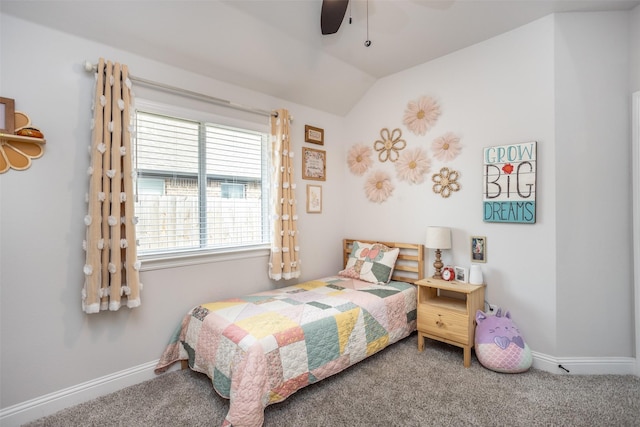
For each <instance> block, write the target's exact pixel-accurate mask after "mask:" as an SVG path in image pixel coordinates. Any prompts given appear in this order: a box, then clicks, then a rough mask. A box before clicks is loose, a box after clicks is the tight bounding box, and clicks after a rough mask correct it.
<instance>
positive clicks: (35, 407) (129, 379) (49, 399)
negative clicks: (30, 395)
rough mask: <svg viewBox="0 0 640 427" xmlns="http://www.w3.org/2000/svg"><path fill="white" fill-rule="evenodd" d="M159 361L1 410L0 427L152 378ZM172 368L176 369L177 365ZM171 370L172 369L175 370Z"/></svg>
mask: <svg viewBox="0 0 640 427" xmlns="http://www.w3.org/2000/svg"><path fill="white" fill-rule="evenodd" d="M157 363H158V361H157V360H156V361H153V362H148V363H145V364H143V365H139V366H135V367H133V368H129V369H125V370H124V371H120V372H116V373H114V374H110V375H106V376H104V377H101V378H97V379H95V380H91V381H87V382H85V383H82V384H78V385H75V386H72V387H69V388H66V389H63V390H59V391H56V392H54V393H49V394H47V395H44V396H41V397H38V398H35V399H31V400H28V401H26V402H22V403H18V404H16V405H13V406H9V407H8V408H2V409H0V426H2V427H18V426H20V425H22V424H24V423H28V422H30V421H34V420H37V419H38V418H42V417H46V416H47V415H51V414H54V413H56V412H58V411H60V410H62V409H64V408H68V407H70V406H74V405H78V404H80V403H83V402H86V401H89V400H91V399H95V398H97V397H100V396H104V395H105V394H109V393H112V392H114V391H117V390H120V389H122V388H125V387H129V386H131V385H134V384H138V383H141V382H144V381H147V380H150V379H153V378H154V377H155V376H156V374H155V373H154V369H155V367H156V364H157ZM175 368H179V364H177V365H176V367H175ZM175 368H174V369H175Z"/></svg>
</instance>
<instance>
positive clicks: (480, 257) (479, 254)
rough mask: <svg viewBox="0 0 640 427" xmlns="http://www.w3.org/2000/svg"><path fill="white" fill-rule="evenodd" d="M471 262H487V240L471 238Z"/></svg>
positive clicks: (480, 237)
mask: <svg viewBox="0 0 640 427" xmlns="http://www.w3.org/2000/svg"><path fill="white" fill-rule="evenodd" d="M471 261H472V262H487V238H486V237H484V236H471Z"/></svg>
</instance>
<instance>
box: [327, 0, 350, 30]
mask: <svg viewBox="0 0 640 427" xmlns="http://www.w3.org/2000/svg"><path fill="white" fill-rule="evenodd" d="M348 5H349V0H322V11H321V12H320V29H321V30H322V34H334V33H336V32H337V31H338V29H339V28H340V24H342V20H343V19H344V14H345V13H346V11H347V6H348Z"/></svg>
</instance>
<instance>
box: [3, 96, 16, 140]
mask: <svg viewBox="0 0 640 427" xmlns="http://www.w3.org/2000/svg"><path fill="white" fill-rule="evenodd" d="M14 112H15V101H14V100H13V99H11V98H2V97H0V133H7V134H12V133H13V131H14V130H15V128H14V124H13V119H14Z"/></svg>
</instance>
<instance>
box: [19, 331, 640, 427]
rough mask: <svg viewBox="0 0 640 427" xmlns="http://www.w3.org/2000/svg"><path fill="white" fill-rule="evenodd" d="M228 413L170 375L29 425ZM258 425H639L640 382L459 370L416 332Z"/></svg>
mask: <svg viewBox="0 0 640 427" xmlns="http://www.w3.org/2000/svg"><path fill="white" fill-rule="evenodd" d="M228 407H229V403H228V401H227V400H225V399H223V398H221V397H220V396H218V395H217V394H216V393H215V392H214V391H213V388H212V385H211V382H210V381H209V379H208V378H207V377H206V376H204V375H202V374H197V373H194V372H191V371H189V370H185V371H173V372H169V373H167V374H163V375H160V376H158V378H155V379H153V380H150V381H147V382H144V383H141V384H137V385H134V386H131V387H128V388H126V389H123V390H120V391H117V392H115V393H112V394H110V395H107V396H104V397H101V398H98V399H95V400H92V401H90V402H86V403H83V404H80V405H78V406H75V407H71V408H67V409H64V410H62V411H60V412H58V413H57V414H54V415H51V416H48V417H45V418H42V419H39V420H37V421H34V422H32V423H30V424H27V426H29V427H36V426H47V427H56V426H60V427H69V426H127V427H134V426H145V427H146V426H220V425H221V424H222V421H223V419H224V417H225V415H226V412H227V410H228ZM264 425H265V426H266V427H270V426H296V427H304V426H318V427H320V426H323V427H324V426H350V427H359V426H362V427H365V426H438V427H440V426H442V427H444V426H456V427H459V426H494V425H500V426H640V378H638V377H635V376H631V375H629V376H616V375H598V376H578V375H556V374H551V373H548V372H544V371H539V370H535V369H532V370H529V371H528V372H526V373H522V374H500V373H496V372H493V371H489V370H487V369H485V368H483V367H482V366H481V365H480V364H479V363H478V361H477V359H475V357H474V358H473V359H472V364H471V367H470V368H468V369H465V368H464V367H463V366H462V350H461V349H459V348H457V347H453V346H450V345H447V344H443V343H439V342H435V341H431V340H427V341H426V348H425V350H424V352H422V353H419V352H418V350H417V338H416V335H415V334H413V335H411V336H410V337H409V338H407V339H404V340H402V341H400V342H399V343H396V344H394V345H393V346H391V347H389V348H387V349H385V350H383V351H381V352H380V353H378V354H376V355H374V356H372V357H370V358H369V359H367V360H365V361H363V362H361V363H359V364H357V365H355V366H352V367H350V368H348V369H347V370H346V371H343V372H341V373H340V374H338V375H335V376H333V377H330V378H327V379H325V380H324V381H321V382H320V383H316V384H313V385H311V386H308V387H306V388H304V389H302V390H300V391H298V392H297V393H295V394H294V395H292V396H291V397H289V399H287V400H285V401H284V402H281V403H277V404H274V405H271V406H269V407H267V409H266V410H265V424H264Z"/></svg>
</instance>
